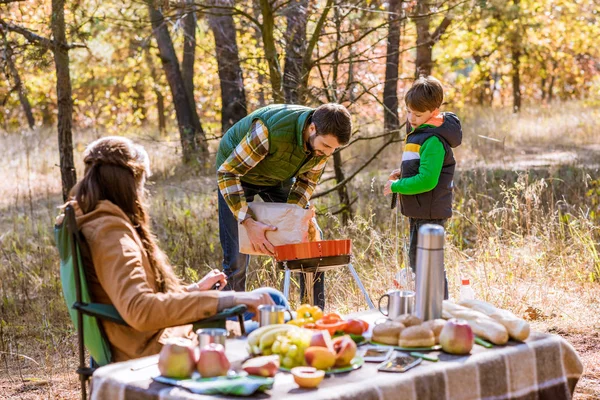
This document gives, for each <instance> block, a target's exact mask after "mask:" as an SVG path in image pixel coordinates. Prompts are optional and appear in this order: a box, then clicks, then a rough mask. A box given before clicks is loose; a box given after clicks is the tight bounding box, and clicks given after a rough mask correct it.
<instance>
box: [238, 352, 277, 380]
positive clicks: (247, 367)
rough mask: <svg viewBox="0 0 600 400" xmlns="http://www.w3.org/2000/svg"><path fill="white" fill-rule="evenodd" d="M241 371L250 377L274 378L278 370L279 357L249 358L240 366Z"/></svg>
mask: <svg viewBox="0 0 600 400" xmlns="http://www.w3.org/2000/svg"><path fill="white" fill-rule="evenodd" d="M242 369H243V370H244V371H246V372H247V373H248V374H250V375H257V376H265V377H274V376H275V374H276V373H277V370H278V369H279V356H278V355H273V356H261V357H255V358H251V359H249V360H248V361H246V362H245V363H244V364H242Z"/></svg>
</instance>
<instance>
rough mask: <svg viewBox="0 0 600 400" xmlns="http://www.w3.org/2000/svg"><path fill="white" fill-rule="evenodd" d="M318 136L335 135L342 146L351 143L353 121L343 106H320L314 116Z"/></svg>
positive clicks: (333, 104)
mask: <svg viewBox="0 0 600 400" xmlns="http://www.w3.org/2000/svg"><path fill="white" fill-rule="evenodd" d="M312 122H313V123H314V124H315V128H316V129H317V135H333V136H335V137H336V138H337V140H338V142H339V143H340V144H341V145H345V144H346V143H348V142H349V141H350V135H351V134H352V119H351V117H350V113H349V112H348V110H347V109H346V107H344V106H343V105H341V104H337V103H328V104H323V105H321V106H319V107H318V108H317V109H316V110H315V112H314V113H313V115H312Z"/></svg>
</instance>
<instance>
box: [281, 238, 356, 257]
mask: <svg viewBox="0 0 600 400" xmlns="http://www.w3.org/2000/svg"><path fill="white" fill-rule="evenodd" d="M350 254H352V240H351V239H343V240H321V241H318V242H304V243H294V244H284V245H281V246H275V258H276V259H277V261H290V260H304V259H309V258H325V257H337V256H349V255H350Z"/></svg>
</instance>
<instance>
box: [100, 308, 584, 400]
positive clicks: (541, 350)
mask: <svg viewBox="0 0 600 400" xmlns="http://www.w3.org/2000/svg"><path fill="white" fill-rule="evenodd" d="M360 316H361V317H362V318H363V319H365V320H367V321H370V322H372V321H374V320H375V319H377V318H379V317H380V316H381V314H376V313H375V312H366V313H362V314H361V315H360ZM244 347H245V343H244V341H243V340H231V341H228V343H227V356H228V357H229V358H230V360H231V361H232V364H233V365H236V364H239V363H240V362H241V361H242V360H243V359H244V358H245V356H247V353H246V351H245V349H244ZM432 354H438V355H439V359H440V361H439V362H429V361H423V362H422V363H421V364H420V365H419V366H418V367H415V368H413V369H411V370H409V371H407V372H405V373H385V372H379V371H377V364H369V363H366V364H365V365H364V366H363V367H362V368H360V369H358V370H356V371H352V372H350V373H346V374H342V375H335V376H332V377H328V378H326V379H325V380H323V382H322V383H321V384H320V385H319V388H318V389H317V390H304V389H300V388H299V387H298V386H297V385H296V384H295V383H294V381H293V378H292V376H291V375H290V374H287V373H279V374H277V376H276V377H275V384H274V386H273V389H272V390H270V391H268V392H267V393H263V394H259V395H257V396H255V398H261V399H262V398H273V399H303V400H309V399H310V400H318V399H359V400H370V399H393V400H404V399H406V400H429V399H430V400H450V399H451V400H454V399H456V400H459V399H489V400H492V399H539V400H543V399H548V400H560V399H570V398H571V397H572V394H573V391H574V390H575V385H576V384H577V381H578V380H579V378H580V376H581V374H582V372H583V365H582V363H581V360H580V359H579V357H578V355H577V353H576V352H575V350H574V349H573V347H572V346H571V345H570V344H569V343H568V342H566V341H565V340H564V339H562V338H561V337H559V336H556V335H548V334H543V333H537V332H533V333H532V334H531V336H530V337H529V339H527V341H526V342H524V343H517V342H512V341H510V342H509V343H508V344H507V345H506V346H496V347H494V348H492V349H485V348H483V347H481V346H478V345H476V346H474V348H473V351H472V352H471V354H470V355H469V356H453V355H449V354H445V353H441V352H432ZM156 362H157V356H152V357H146V358H142V359H138V360H132V361H128V362H122V363H116V364H111V365H108V366H105V367H102V368H100V369H98V370H97V371H96V372H95V373H94V377H93V383H92V399H110V400H121V399H127V400H137V399H140V400H141V399H144V400H151V399H156V400H159V399H160V400H162V399H190V400H191V399H196V400H200V399H208V398H210V397H209V396H200V395H195V394H192V393H189V392H187V391H186V390H184V389H179V388H176V387H170V386H166V385H163V384H159V383H157V382H153V381H152V377H153V376H157V375H158V374H159V372H158V368H157V366H156ZM218 398H227V397H223V396H219V397H218ZM234 398H235V397H234ZM237 399H239V397H238V398H237Z"/></svg>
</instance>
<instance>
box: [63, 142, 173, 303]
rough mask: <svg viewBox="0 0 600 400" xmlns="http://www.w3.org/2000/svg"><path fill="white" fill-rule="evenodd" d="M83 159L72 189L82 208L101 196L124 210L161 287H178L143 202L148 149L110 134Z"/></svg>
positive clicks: (90, 207)
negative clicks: (158, 243)
mask: <svg viewBox="0 0 600 400" xmlns="http://www.w3.org/2000/svg"><path fill="white" fill-rule="evenodd" d="M83 161H84V162H85V174H84V177H83V179H82V180H81V181H80V182H79V183H78V184H77V185H75V187H74V188H73V189H72V191H71V196H72V197H74V198H75V200H77V203H78V204H79V208H81V211H83V213H84V214H87V213H88V212H90V211H93V210H94V209H95V208H96V206H97V205H98V202H99V201H101V200H108V201H110V202H111V203H113V204H115V205H116V206H118V207H119V208H120V209H121V210H123V212H125V214H127V216H128V217H129V220H130V221H131V223H132V224H133V226H134V227H135V230H136V231H137V233H138V235H139V236H140V238H141V240H142V244H143V246H144V250H145V251H146V253H147V255H148V259H149V260H150V266H151V268H152V271H153V272H154V276H155V277H156V282H157V284H158V288H159V291H161V292H166V291H178V290H179V288H180V285H179V279H178V278H177V277H176V276H175V273H174V272H173V268H172V267H171V265H170V264H169V261H168V259H167V256H166V255H165V254H164V253H163V252H162V251H161V250H160V249H159V247H158V245H157V244H156V237H155V236H154V234H153V233H152V230H151V229H150V218H149V216H148V211H147V207H146V205H145V203H144V198H145V197H146V196H145V189H144V182H145V179H146V177H147V176H149V175H150V165H149V160H148V153H146V150H144V148H143V147H142V146H140V145H136V144H134V143H133V142H132V141H131V140H129V139H127V138H123V137H118V136H109V137H104V138H102V139H98V140H96V141H94V142H92V143H91V144H89V145H88V147H87V148H86V150H85V153H84V159H83Z"/></svg>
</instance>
